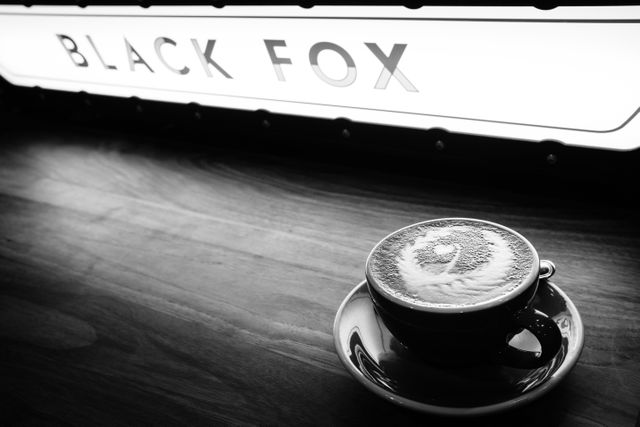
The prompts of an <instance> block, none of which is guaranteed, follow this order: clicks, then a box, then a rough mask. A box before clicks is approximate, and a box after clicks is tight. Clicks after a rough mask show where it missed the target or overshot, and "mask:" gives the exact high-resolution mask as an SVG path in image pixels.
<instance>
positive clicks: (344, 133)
mask: <svg viewBox="0 0 640 427" xmlns="http://www.w3.org/2000/svg"><path fill="white" fill-rule="evenodd" d="M342 137H343V138H349V137H351V132H349V129H342Z"/></svg>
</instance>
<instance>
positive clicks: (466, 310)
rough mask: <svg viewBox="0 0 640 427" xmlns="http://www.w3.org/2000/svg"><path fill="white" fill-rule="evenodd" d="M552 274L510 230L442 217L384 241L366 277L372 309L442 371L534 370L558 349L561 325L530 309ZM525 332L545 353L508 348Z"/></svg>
mask: <svg viewBox="0 0 640 427" xmlns="http://www.w3.org/2000/svg"><path fill="white" fill-rule="evenodd" d="M554 271H555V267H554V265H553V263H551V262H550V261H540V260H539V258H538V253H537V252H536V250H535V248H534V247H533V245H532V244H531V243H530V242H529V241H528V240H527V239H525V238H524V237H523V236H522V235H520V234H519V233H517V232H515V231H513V230H511V229H509V228H507V227H505V226H502V225H499V224H495V223H492V222H489V221H483V220H477V219H471V218H442V219H436V220H431V221H424V222H420V223H417V224H413V225H410V226H408V227H404V228H402V229H400V230H397V231H395V232H393V233H391V234H390V235H388V236H387V237H385V238H384V239H382V240H381V241H380V242H379V243H378V244H377V245H376V246H375V247H374V248H373V250H372V251H371V253H370V254H369V257H368V258H367V263H366V273H365V274H366V281H367V288H368V291H369V294H370V296H371V299H372V301H373V304H374V307H375V310H376V311H377V313H378V314H379V316H380V317H381V319H382V321H383V322H384V324H385V325H386V326H387V328H388V329H389V331H390V332H391V333H392V334H393V335H394V336H395V338H396V339H397V340H398V341H399V342H400V343H402V344H403V345H404V346H405V347H406V348H407V349H408V350H409V351H412V352H414V353H415V354H416V355H418V356H420V357H424V358H426V359H428V360H429V361H430V362H433V363H440V364H444V365H470V364H484V363H490V364H498V365H506V366H511V367H516V368H525V369H533V368H538V367H541V366H543V365H545V364H546V363H548V362H549V361H550V360H551V359H552V358H553V357H555V355H556V354H557V352H558V351H559V349H560V346H561V341H562V337H561V334H560V330H559V328H558V326H557V325H556V323H555V322H554V321H553V319H551V318H549V317H548V316H547V315H546V314H544V313H542V312H540V311H538V310H535V309H534V308H533V306H532V301H533V299H534V297H535V294H536V291H537V288H538V283H539V281H540V280H546V279H547V278H549V277H550V276H551V275H552V274H553V273H554ZM524 329H526V330H528V331H529V332H530V333H531V334H533V336H535V338H536V339H537V341H538V343H539V345H540V351H526V350H521V349H518V348H516V347H514V346H511V345H510V344H509V341H510V340H511V339H512V337H513V336H515V335H516V334H518V333H520V332H522V331H523V330H524Z"/></svg>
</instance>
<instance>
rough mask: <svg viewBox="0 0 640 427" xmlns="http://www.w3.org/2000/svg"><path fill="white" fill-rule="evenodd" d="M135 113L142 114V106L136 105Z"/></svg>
mask: <svg viewBox="0 0 640 427" xmlns="http://www.w3.org/2000/svg"><path fill="white" fill-rule="evenodd" d="M136 112H137V113H142V105H140V104H136Z"/></svg>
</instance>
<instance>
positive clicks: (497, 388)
mask: <svg viewBox="0 0 640 427" xmlns="http://www.w3.org/2000/svg"><path fill="white" fill-rule="evenodd" d="M533 305H534V307H535V308H536V309H538V310H540V311H542V312H543V313H546V314H547V315H548V316H550V317H551V318H553V319H554V320H555V322H556V324H557V325H558V327H559V328H560V331H561V333H562V346H561V348H560V351H559V352H558V354H557V355H556V357H555V358H553V359H552V360H550V361H549V362H548V363H547V364H546V365H544V366H542V367H540V368H537V369H516V368H510V367H506V366H489V365H485V366H474V367H461V368H451V367H441V366H434V365H430V364H428V363H425V362H424V361H423V360H421V359H419V358H418V357H416V356H415V355H413V354H412V353H411V352H410V351H409V350H407V349H406V348H405V347H404V346H403V345H402V344H400V342H398V341H397V340H396V339H395V338H394V337H393V335H391V333H390V332H389V330H388V329H387V328H386V327H385V325H384V323H382V320H381V319H380V317H379V316H378V314H377V313H376V312H375V310H374V308H373V304H372V302H371V299H370V297H369V293H368V292H367V286H366V283H365V282H362V283H360V284H359V285H358V286H356V287H355V288H354V289H353V290H352V291H351V292H350V293H349V295H348V296H347V297H346V298H345V300H344V301H343V302H342V305H341V306H340V308H339V309H338V313H337V314H336V319H335V323H334V327H333V335H334V340H335V345H336V350H337V352H338V356H339V357H340V360H342V363H344V365H345V366H346V368H347V370H348V371H349V372H350V373H351V374H352V375H353V376H354V377H355V378H356V379H357V380H358V381H359V382H360V383H362V384H363V385H364V386H365V387H366V388H368V389H369V390H371V391H372V392H374V393H375V394H377V395H379V396H381V397H383V398H385V399H386V400H388V401H390V402H393V403H395V404H397V405H400V406H403V407H408V408H412V409H416V410H419V411H423V412H428V413H432V414H439V415H457V416H464V415H479V414H488V413H492V412H498V411H502V410H506V409H510V408H515V407H517V406H520V405H523V404H525V403H528V402H530V401H532V400H534V399H536V398H538V397H540V396H542V395H543V394H545V393H546V392H548V391H549V390H551V389H552V388H553V387H554V386H556V385H557V384H558V382H559V381H560V380H561V379H562V378H563V377H564V376H566V375H567V373H569V371H570V370H571V368H573V366H574V365H575V364H576V362H577V361H578V357H579V356H580V352H581V351H582V345H583V342H584V331H583V327H582V320H581V319H580V314H579V313H578V310H576V307H575V306H574V305H573V303H572V302H571V300H570V299H569V297H567V295H566V294H565V293H564V292H562V291H561V290H560V289H559V288H558V287H557V286H556V285H554V284H553V283H550V282H547V281H540V285H539V288H538V292H537V294H536V297H535V300H534V302H533ZM510 343H511V344H512V345H514V346H516V347H519V348H522V349H532V350H533V349H535V346H536V345H538V348H539V344H538V343H537V340H536V339H535V337H533V335H531V333H529V332H528V331H524V332H522V333H520V334H519V335H517V336H516V337H514V339H513V340H512V341H510Z"/></svg>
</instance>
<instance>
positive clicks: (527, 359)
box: [499, 308, 562, 369]
mask: <svg viewBox="0 0 640 427" xmlns="http://www.w3.org/2000/svg"><path fill="white" fill-rule="evenodd" d="M513 322H514V328H513V331H519V330H522V329H526V330H528V331H529V332H531V333H532V334H533V335H534V336H535V337H536V339H537V340H538V342H539V343H540V348H541V352H540V353H538V352H533V351H525V350H520V349H517V348H515V347H512V346H510V345H509V344H508V341H507V340H505V343H504V347H503V348H502V350H501V351H500V353H499V360H500V363H502V364H504V365H507V366H511V367H514V368H522V369H536V368H540V367H541V366H543V365H545V364H546V363H547V362H549V361H550V360H551V359H553V358H554V357H555V356H556V354H557V353H558V351H559V350H560V347H561V346H562V335H561V334H560V329H559V328H558V325H556V322H555V321H554V320H553V319H552V318H550V317H549V316H547V315H546V314H544V313H543V312H541V311H538V310H535V309H533V308H525V309H523V310H520V311H519V312H517V313H516V314H515V316H514V318H513ZM510 337H511V336H509V338H510Z"/></svg>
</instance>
